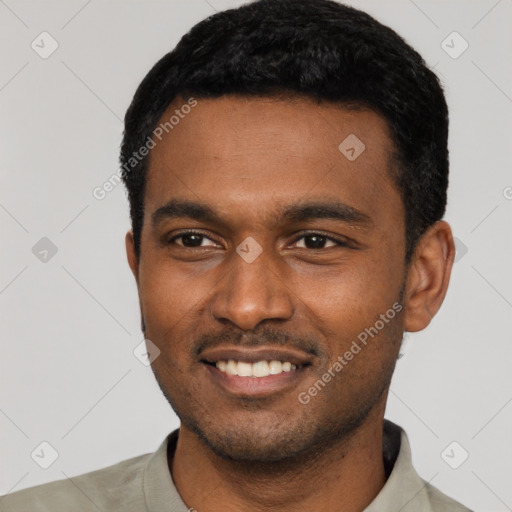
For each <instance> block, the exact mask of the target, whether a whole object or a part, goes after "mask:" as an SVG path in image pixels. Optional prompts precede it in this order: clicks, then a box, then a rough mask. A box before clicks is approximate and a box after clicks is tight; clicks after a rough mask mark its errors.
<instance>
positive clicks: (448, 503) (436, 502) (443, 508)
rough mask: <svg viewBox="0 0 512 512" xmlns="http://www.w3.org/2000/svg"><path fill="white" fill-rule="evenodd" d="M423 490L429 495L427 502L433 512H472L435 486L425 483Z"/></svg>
mask: <svg viewBox="0 0 512 512" xmlns="http://www.w3.org/2000/svg"><path fill="white" fill-rule="evenodd" d="M425 490H426V491H427V494H428V497H429V503H430V505H431V508H432V510H433V511H434V512H472V511H471V510H470V509H469V508H467V507H465V506H464V505H462V503H459V502H458V501H455V500H454V499H453V498H450V497H449V496H447V495H446V494H444V493H442V492H441V491H440V490H439V489H437V487H434V486H433V485H430V484H428V483H426V485H425Z"/></svg>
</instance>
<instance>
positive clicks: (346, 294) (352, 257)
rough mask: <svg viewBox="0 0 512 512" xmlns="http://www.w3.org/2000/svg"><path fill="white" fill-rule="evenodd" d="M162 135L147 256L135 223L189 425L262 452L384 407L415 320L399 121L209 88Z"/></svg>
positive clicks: (242, 456) (168, 375)
mask: <svg viewBox="0 0 512 512" xmlns="http://www.w3.org/2000/svg"><path fill="white" fill-rule="evenodd" d="M184 104H185V101H184V100H181V99H177V100H176V101H174V102H173V104H172V105H171V106H170V107H169V109H168V111H167V112H166V114H164V116H163V117H162V120H168V119H169V118H170V116H171V115H172V114H173V113H174V111H175V110H176V109H180V108H181V106H182V105H184ZM164 135H165V136H164V137H162V140H161V141H159V140H158V139H156V143H157V144H156V146H155V147H154V148H153V149H152V150H151V155H150V164H149V171H148V178H147V184H146V191H145V217H144V224H143V229H142V237H141V256H140V260H138V261H135V257H134V254H133V240H132V239H131V233H129V234H128V247H129V259H130V261H131V266H132V270H133V271H134V274H135V277H136V279H137V284H138V291H139V298H140V305H141V312H142V315H143V319H144V322H145V325H146V332H145V336H146V338H147V339H150V340H151V342H152V343H154V344H155V345H156V346H157V347H158V348H159V350H160V351H161V353H160V355H159V356H158V357H157V358H156V359H155V360H154V362H153V363H152V368H153V371H154V373H155V376H156V378H157V381H158V383H159V385H160V387H161V389H162V391H163V393H164V394H165V396H166V397H167V399H168V400H169V402H170V403H171V405H172V406H173V408H174V410H175V411H176V413H177V414H178V416H179V417H180V419H181V422H182V429H188V431H190V432H194V433H195V434H196V435H197V436H199V438H200V439H201V440H202V441H203V442H204V443H206V445H207V446H208V447H210V448H211V449H212V450H213V451H214V452H215V453H217V454H219V455H221V456H223V457H227V458H231V459H238V460H252V461H256V460H259V461H276V460H282V459H286V458H290V457H296V456H299V455H300V454H306V453H309V452H312V451H314V450H315V449H316V448H317V447H318V446H320V445H324V446H325V445H326V444H328V443H329V441H331V440H334V439H339V438H340V436H344V435H347V434H348V433H350V432H351V431H353V430H354V429H355V428H357V427H358V426H359V425H360V424H361V423H362V422H363V421H364V419H365V418H367V416H368V415H369V413H370V412H371V411H372V410H374V409H375V408H377V407H380V408H383V404H384V402H385V395H386V392H387V387H388V385H389V382H390V379H391V375H392V372H393V369H394V365H395V362H396V358H397V353H398V350H399V347H400V343H401V340H402V333H403V319H402V316H403V315H402V314H401V313H400V309H402V306H401V305H400V304H399V302H400V300H401V291H402V290H403V285H404V276H405V266H404V255H405V227H404V210H403V204H402V200H401V197H400V194H399V192H398V190H397V189H396V187H395V185H394V184H393V182H392V180H391V178H390V167H389V166H390V160H391V159H390V155H391V152H392V147H393V146H392V141H391V138H390V134H389V129H388V127H387V124H386V122H385V121H384V120H383V119H382V118H381V117H380V116H379V115H377V114H376V113H374V112H372V111H368V110H347V109H344V108H341V107H340V106H336V105H334V104H327V103H324V104H321V105H318V104H316V103H315V102H313V101H311V100H308V99H304V98H296V99H286V100H282V99H281V100H279V99H272V98H240V97H236V96H225V97H221V98H218V99H199V100H197V105H196V106H194V107H193V108H191V109H190V112H189V113H188V114H187V115H186V116H183V118H182V119H180V120H179V124H176V125H175V126H174V127H173V129H172V130H171V131H170V132H169V133H168V134H165V133H164ZM354 135H355V136H356V137H357V139H359V141H361V142H362V143H363V144H364V146H365V148H364V151H362V152H360V151H361V149H362V146H360V145H359V143H358V142H357V139H354ZM349 136H350V137H351V138H350V139H348V142H346V143H345V146H344V145H342V147H341V150H340V148H339V146H340V144H341V143H342V142H343V141H344V140H345V139H346V138H347V137H349ZM354 141H355V142H354ZM352 148H353V150H352ZM358 153H360V154H359V155H358ZM354 157H356V158H354ZM130 244H131V245H130ZM130 253H131V256H130ZM363 340H364V341H363ZM356 347H358V348H356ZM350 354H352V356H350ZM236 373H238V375H236ZM329 376H330V378H329ZM382 410H383V409H382Z"/></svg>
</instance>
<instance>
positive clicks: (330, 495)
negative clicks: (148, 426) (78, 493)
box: [169, 407, 386, 512]
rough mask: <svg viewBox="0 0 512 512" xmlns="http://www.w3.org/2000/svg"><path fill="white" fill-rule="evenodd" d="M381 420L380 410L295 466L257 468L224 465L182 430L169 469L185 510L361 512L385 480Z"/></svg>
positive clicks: (290, 463)
mask: <svg viewBox="0 0 512 512" xmlns="http://www.w3.org/2000/svg"><path fill="white" fill-rule="evenodd" d="M383 419H384V408H383V407H379V408H378V410H376V409H374V410H372V411H371V412H370V414H369V415H368V417H367V418H366V420H365V421H364V422H363V424H361V425H360V426H359V427H358V428H357V429H356V430H355V431H353V432H352V433H351V435H350V436H348V437H347V438H343V439H338V440H336V441H335V442H332V443H330V444H329V445H328V446H324V447H322V449H321V450H319V449H317V450H315V451H314V453H312V454H308V455H307V456H304V457H303V458H301V460H300V461H299V460H295V461H286V462H285V463H275V462H273V463H261V464H258V463H254V462H251V463H247V462H237V461H231V460H225V459H223V458H221V457H219V456H217V455H216V454H214V453H213V452H212V451H211V450H210V449H209V448H207V447H206V446H205V445H204V443H203V442H202V441H201V440H200V439H199V438H198V437H197V436H196V434H194V433H193V432H191V431H190V430H188V429H187V428H186V427H184V426H183V425H182V426H181V428H180V434H179V438H178V443H177V446H176V452H175V454H174V457H173V458H172V460H169V468H170V471H171V473H172V476H173V480H174V483H175V485H176V487H177V489H178V491H179V493H180V495H181V497H182V499H183V500H184V501H185V503H186V504H187V506H188V507H190V508H189V510H194V509H195V510H197V511H198V512H217V511H221V510H222V511H223V512H230V511H237V512H248V511H251V512H255V511H259V510H261V511H264V510H265V511H266V510H269V509H275V510H277V509H279V510H280V511H281V512H288V511H292V510H297V505H298V504H299V505H300V507H301V508H303V509H304V510H315V511H318V512H324V511H325V512H326V511H330V510H339V511H343V512H360V511H361V510H364V509H365V508H366V507H367V506H368V505H369V504H370V503H371V502H372V501H373V499H374V498H375V497H376V496H377V494H378V493H379V491H380V490H381V489H382V487H383V486H384V483H385V481H386V475H385V470H384V463H383V457H382V433H383V432H382V425H383Z"/></svg>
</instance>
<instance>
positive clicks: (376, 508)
mask: <svg viewBox="0 0 512 512" xmlns="http://www.w3.org/2000/svg"><path fill="white" fill-rule="evenodd" d="M178 432H179V430H175V431H174V432H171V433H170V434H169V435H168V436H167V437H166V438H165V439H164V440H163V442H162V443H161V444H160V446H159V448H158V449H157V450H156V452H154V453H149V454H146V455H140V456H138V457H133V458H131V459H127V460H124V461H122V462H119V463H118V464H114V465H113V466H109V467H106V468H103V469H99V470H96V471H92V472H90V473H85V474H83V475H80V476H76V477H72V478H71V479H65V480H58V481H55V482H50V483H47V484H43V485H38V486H35V487H30V488H28V489H22V490H21V491H17V492H13V493H11V494H7V495H6V496H2V497H0V512H98V511H101V512H114V511H116V512H121V511H122V512H187V511H188V510H189V507H187V505H185V503H183V501H182V499H181V497H180V495H179V494H178V491H177V490H176V487H175V486H174V483H173V481H172V477H171V474H170V472H169V468H168V465H167V447H168V443H169V445H170V446H169V449H170V450H171V452H173V450H174V449H175V447H176V441H177V439H178ZM383 444H384V451H383V456H384V461H385V465H386V468H387V472H389V471H391V474H390V475H389V477H388V479H387V481H386V484H385V485H384V487H383V488H382V489H381V491H380V493H379V494H378V495H377V497H376V498H375V499H374V500H373V501H372V503H370V505H368V507H366V508H365V509H364V511H362V512H471V511H469V509H468V508H466V507H464V506H463V505H461V504H460V503H457V502H456V501H454V500H452V499H451V498H449V497H448V496H446V495H445V494H443V493H441V492H440V491H439V490H437V489H436V488H435V487H433V486H432V485H430V484H429V483H427V482H425V481H424V480H422V479H421V478H420V477H419V475H418V474H417V473H416V471H415V470H414V468H413V466H412V460H411V449H410V446H409V441H408V439H407V435H406V433H405V431H404V430H403V429H402V428H400V427H399V426H398V425H395V424H394V423H391V422H390V421H388V420H385V421H384V443H383ZM192 506H196V507H198V512H201V511H200V504H191V508H190V510H195V509H194V508H192Z"/></svg>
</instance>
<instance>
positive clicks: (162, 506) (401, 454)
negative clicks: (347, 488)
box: [142, 420, 433, 512]
mask: <svg viewBox="0 0 512 512" xmlns="http://www.w3.org/2000/svg"><path fill="white" fill-rule="evenodd" d="M178 433H179V429H176V430H174V431H173V432H171V433H170V434H169V435H168V436H167V437H166V438H165V439H164V441H163V442H162V443H161V444H160V446H159V448H158V449H157V451H156V452H155V453H153V454H152V455H151V457H150V458H149V459H148V463H147V465H146V467H145V469H144V477H143V483H142V485H143V491H144V497H145V500H146V507H147V511H148V512H177V511H186V510H188V508H187V506H186V505H185V503H183V500H182V499H181V496H180V495H179V493H178V491H177V489H176V487H175V485H174V482H173V480H172V477H171V474H170V472H169V466H168V463H167V451H168V449H169V452H170V453H173V451H174V450H175V448H176V442H177V440H178ZM383 457H384V465H385V468H386V473H387V474H388V475H389V476H388V478H387V481H386V483H385V485H384V487H383V488H382V489H381V491H380V492H379V494H378V495H377V496H376V497H375V499H374V500H373V501H372V502H371V503H370V504H369V505H368V507H367V508H366V509H365V510H364V512H398V511H399V512H418V511H419V510H421V512H433V509H432V507H431V505H430V498H429V493H428V486H429V484H428V483H427V482H425V481H424V480H423V479H422V478H421V477H420V476H419V475H418V474H417V473H416V471H415V469H414V468H413V466H412V458H411V448H410V445H409V440H408V439H407V434H406V433H405V431H404V430H403V429H402V428H401V427H399V426H398V425H396V424H394V423H392V422H391V421H389V420H384V435H383Z"/></svg>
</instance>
